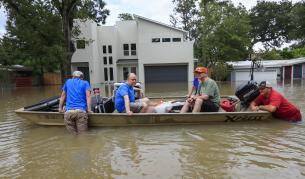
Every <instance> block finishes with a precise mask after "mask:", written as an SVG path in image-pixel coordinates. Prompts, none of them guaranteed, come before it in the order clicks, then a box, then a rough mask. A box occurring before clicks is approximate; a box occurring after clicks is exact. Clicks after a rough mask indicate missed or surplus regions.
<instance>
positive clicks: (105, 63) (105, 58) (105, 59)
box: [104, 57, 107, 65]
mask: <svg viewBox="0 0 305 179" xmlns="http://www.w3.org/2000/svg"><path fill="white" fill-rule="evenodd" d="M104 65H107V57H104Z"/></svg>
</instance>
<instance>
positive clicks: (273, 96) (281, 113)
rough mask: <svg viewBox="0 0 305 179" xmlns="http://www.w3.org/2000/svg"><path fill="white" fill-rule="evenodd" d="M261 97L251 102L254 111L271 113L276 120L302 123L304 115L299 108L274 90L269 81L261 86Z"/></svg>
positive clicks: (263, 82)
mask: <svg viewBox="0 0 305 179" xmlns="http://www.w3.org/2000/svg"><path fill="white" fill-rule="evenodd" d="M259 91H260V95H259V96H258V97H256V99H255V100H254V101H252V102H251V104H250V108H251V110H252V111H259V110H263V111H269V112H271V113H272V114H273V115H274V116H275V117H276V118H280V119H284V120H287V121H293V122H297V121H301V120H302V115H301V112H300V110H299V109H298V108H296V107H295V106H294V105H293V104H291V103H290V102H289V101H288V100H287V99H286V98H285V97H284V96H283V95H281V94H280V93H279V92H277V91H275V90H274V89H272V86H271V84H270V83H269V82H268V81H262V82H261V83H260V84H259Z"/></svg>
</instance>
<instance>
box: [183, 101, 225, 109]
mask: <svg viewBox="0 0 305 179" xmlns="http://www.w3.org/2000/svg"><path fill="white" fill-rule="evenodd" d="M218 110H219V106H217V105H216V104H215V103H213V102H212V101H210V100H207V101H206V100H205V101H203V103H202V105H201V110H200V112H218ZM189 112H192V109H191V108H190V109H189Z"/></svg>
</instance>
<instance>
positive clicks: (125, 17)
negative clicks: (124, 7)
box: [118, 13, 133, 21]
mask: <svg viewBox="0 0 305 179" xmlns="http://www.w3.org/2000/svg"><path fill="white" fill-rule="evenodd" d="M118 18H119V19H120V20H121V21H128V20H133V16H132V15H131V14H129V13H121V14H119V16H118Z"/></svg>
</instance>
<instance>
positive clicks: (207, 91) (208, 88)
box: [180, 67, 220, 113]
mask: <svg viewBox="0 0 305 179" xmlns="http://www.w3.org/2000/svg"><path fill="white" fill-rule="evenodd" d="M195 72H196V73H198V79H199V81H200V82H199V86H198V89H197V92H196V95H192V96H190V97H188V99H187V100H186V102H185V104H184V106H183V107H182V109H181V111H180V113H185V112H188V111H189V110H191V111H192V112H217V111H218V110H219V104H220V95H219V89H218V86H217V84H216V82H215V81H214V80H212V79H211V78H209V77H208V69H207V68H205V67H197V68H196V69H195Z"/></svg>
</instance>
